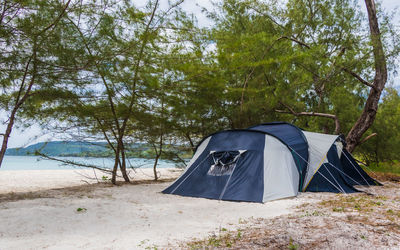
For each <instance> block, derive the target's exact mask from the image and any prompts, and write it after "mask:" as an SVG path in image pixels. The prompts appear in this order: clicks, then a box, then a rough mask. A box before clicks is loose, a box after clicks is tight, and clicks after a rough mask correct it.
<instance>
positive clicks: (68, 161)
mask: <svg viewBox="0 0 400 250" xmlns="http://www.w3.org/2000/svg"><path fill="white" fill-rule="evenodd" d="M36 154H37V155H39V156H41V157H43V158H45V159H48V160H52V161H58V162H61V163H63V164H66V165H73V166H77V167H84V168H91V169H97V170H99V171H102V172H104V173H109V174H110V173H112V170H109V169H105V168H101V167H98V166H95V165H91V164H83V163H78V162H75V161H70V160H62V159H58V158H54V157H51V156H48V155H45V154H42V153H40V152H36Z"/></svg>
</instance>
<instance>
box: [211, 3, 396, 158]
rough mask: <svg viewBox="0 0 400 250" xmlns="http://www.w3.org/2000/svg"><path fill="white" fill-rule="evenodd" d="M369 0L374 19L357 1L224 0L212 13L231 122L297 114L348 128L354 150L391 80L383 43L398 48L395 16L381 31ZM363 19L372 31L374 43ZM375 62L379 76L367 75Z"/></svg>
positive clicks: (317, 123) (305, 120)
mask: <svg viewBox="0 0 400 250" xmlns="http://www.w3.org/2000/svg"><path fill="white" fill-rule="evenodd" d="M367 2H368V1H367ZM367 8H368V9H369V19H370V22H369V26H366V25H364V24H365V23H364V22H363V19H362V16H361V13H360V12H358V11H357V10H358V9H359V8H357V5H356V4H355V3H353V2H351V1H344V0H336V1H314V0H304V1H288V2H287V4H286V5H285V6H282V5H279V4H277V3H276V2H274V1H270V2H267V3H265V2H260V1H230V0H226V1H224V2H223V3H222V4H221V5H220V6H219V10H220V12H216V13H210V16H212V17H213V18H214V20H215V21H216V23H217V25H216V28H215V30H214V32H213V39H214V40H216V44H217V53H218V60H219V61H218V62H219V66H220V67H221V68H220V70H221V71H222V72H224V73H226V74H225V75H224V77H222V79H226V86H227V87H228V88H227V91H229V94H228V95H227V96H228V97H229V98H233V99H231V100H230V101H228V103H230V104H231V105H230V107H231V109H232V111H233V112H229V114H228V116H230V118H228V119H229V120H234V121H236V122H234V123H233V124H232V127H246V126H248V125H251V124H254V123H258V122H260V121H268V120H277V119H279V120H281V119H282V120H288V119H292V121H294V122H296V123H297V124H299V125H300V126H301V127H304V128H309V129H312V130H317V131H318V130H319V131H323V132H325V133H332V132H334V133H342V132H346V131H350V132H349V134H348V136H347V141H348V149H349V150H353V149H354V147H355V145H356V144H354V142H355V141H357V142H358V141H360V140H361V137H362V134H363V133H364V132H365V130H366V129H368V127H369V126H370V125H371V124H370V122H372V121H373V116H374V115H373V113H374V112H375V111H374V110H376V104H377V102H378V101H379V97H380V93H381V91H382V89H383V87H384V85H385V84H384V83H386V77H385V75H386V74H387V73H385V72H386V68H385V63H384V62H383V61H385V60H387V59H386V58H385V54H384V52H383V48H382V46H386V49H388V51H387V52H386V55H389V56H388V58H389V57H390V58H394V57H395V56H396V55H397V54H398V45H395V44H391V41H390V40H389V39H388V36H389V35H390V30H389V28H390V22H386V20H385V22H384V23H383V25H384V33H383V34H382V33H381V32H380V31H379V28H378V23H377V17H376V11H375V10H371V8H375V7H374V5H373V4H372V5H371V4H368V3H367ZM366 27H370V30H371V31H372V32H373V33H372V38H373V39H372V41H373V42H372V43H370V42H369V39H368V38H369V37H370V35H369V34H368V31H367V29H364V28H366ZM394 35H395V36H396V35H397V34H394ZM381 37H385V40H381ZM383 43H384V45H382V44H383ZM370 45H372V51H374V53H371V46H370ZM389 49H390V51H389ZM373 62H375V63H373ZM375 68H376V69H377V73H376V74H375V79H376V80H375V82H372V81H367V80H364V79H370V78H371V77H374V76H373V75H371V73H370V72H371V71H372V70H374V69H375ZM376 84H378V85H379V86H376ZM379 89H380V90H379ZM368 94H369V96H368ZM363 110H364V111H363ZM366 110H368V112H367V111H366ZM272 111H275V112H277V113H279V114H276V113H275V112H272ZM285 113H287V114H288V115H282V114H285ZM260 114H262V115H260ZM354 114H359V119H357V116H354ZM293 116H295V118H294V119H293ZM309 117H311V118H309ZM331 121H332V122H331ZM353 124H354V126H353ZM360 124H362V129H358V128H359V126H360Z"/></svg>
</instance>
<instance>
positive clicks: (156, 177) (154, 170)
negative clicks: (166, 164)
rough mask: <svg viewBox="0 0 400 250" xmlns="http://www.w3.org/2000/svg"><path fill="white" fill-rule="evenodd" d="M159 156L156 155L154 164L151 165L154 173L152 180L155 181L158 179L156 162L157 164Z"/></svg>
mask: <svg viewBox="0 0 400 250" xmlns="http://www.w3.org/2000/svg"><path fill="white" fill-rule="evenodd" d="M159 158H160V154H157V155H156V159H155V161H154V165H153V174H154V180H155V181H157V180H158V175H157V164H158V159H159Z"/></svg>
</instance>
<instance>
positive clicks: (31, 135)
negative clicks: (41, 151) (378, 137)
mask: <svg viewBox="0 0 400 250" xmlns="http://www.w3.org/2000/svg"><path fill="white" fill-rule="evenodd" d="M133 1H134V2H137V3H138V4H137V6H138V7H140V4H141V3H143V2H144V1H142V0H133ZM217 1H218V0H217ZM381 2H382V6H383V7H384V8H385V9H386V10H387V11H389V12H390V11H393V10H394V9H395V8H400V1H399V0H383V1H381ZM166 3H167V1H165V0H164V1H161V6H162V7H163V6H166ZM359 5H360V6H361V7H362V9H363V11H364V12H365V13H366V8H365V4H364V1H363V0H359ZM202 7H205V8H207V9H209V10H211V9H212V8H213V5H212V3H211V1H210V0H185V2H184V3H183V4H182V8H183V9H184V10H185V11H186V12H187V13H193V14H194V15H195V16H196V17H197V19H198V24H199V25H200V26H201V27H205V26H209V25H211V24H212V22H211V21H210V20H209V19H207V17H206V16H205V15H204V14H203V13H202V12H201V9H202ZM399 10H400V9H399ZM394 22H395V23H396V22H397V23H400V14H398V15H397V16H396V17H395V20H394ZM390 82H393V83H394V86H395V87H396V88H398V89H399V90H400V76H398V77H396V78H391V79H389V84H390ZM0 117H6V114H5V113H4V112H1V111H0ZM1 120H3V119H1ZM5 129H6V125H4V124H1V123H0V133H3V132H4V131H5ZM48 140H54V138H53V137H52V135H50V134H44V133H43V132H42V130H41V129H40V127H39V126H38V125H35V124H34V125H32V126H31V127H29V128H27V129H20V128H17V127H15V128H14V129H13V131H12V134H11V136H10V138H9V143H8V147H9V148H11V147H24V146H27V145H30V144H34V143H36V142H41V141H48Z"/></svg>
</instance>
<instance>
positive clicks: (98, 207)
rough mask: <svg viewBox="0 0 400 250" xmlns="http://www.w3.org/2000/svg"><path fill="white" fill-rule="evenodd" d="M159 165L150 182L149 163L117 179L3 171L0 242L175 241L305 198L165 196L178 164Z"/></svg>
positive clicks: (164, 244)
mask: <svg viewBox="0 0 400 250" xmlns="http://www.w3.org/2000/svg"><path fill="white" fill-rule="evenodd" d="M159 171H160V176H161V181H160V182H157V183H155V182H152V181H150V180H151V179H152V178H153V177H152V169H138V170H137V171H136V172H135V173H133V172H131V173H130V175H131V177H132V179H133V184H126V185H118V186H111V185H110V184H108V182H107V181H103V178H102V177H103V176H104V174H103V173H100V172H93V171H92V170H29V171H28V170H27V171H2V172H0V182H1V183H2V185H1V186H0V221H1V223H0V249H38V248H46V249H145V248H149V247H159V248H174V247H176V244H179V243H180V242H185V241H191V240H194V239H202V238H205V237H208V236H209V235H212V234H215V233H218V232H220V231H221V230H222V229H223V230H235V229H236V228H238V227H239V226H241V225H244V224H246V223H247V221H249V220H252V219H254V218H263V219H268V218H273V217H276V216H281V215H285V214H290V213H291V212H293V211H294V209H295V207H297V206H299V205H301V204H303V203H305V202H306V201H307V202H310V201H312V199H310V198H309V197H308V198H307V199H305V198H304V197H303V196H302V195H300V196H298V197H296V198H289V199H282V200H277V201H272V202H268V203H265V204H259V203H248V202H229V201H218V200H210V199H203V198H191V197H181V196H176V195H166V194H162V193H161V191H162V190H163V189H164V188H166V187H167V186H168V185H170V184H171V181H172V180H173V179H174V178H176V177H178V176H179V175H180V174H181V171H182V170H179V169H168V168H166V169H159ZM96 177H97V179H96ZM98 182H100V183H98Z"/></svg>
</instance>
